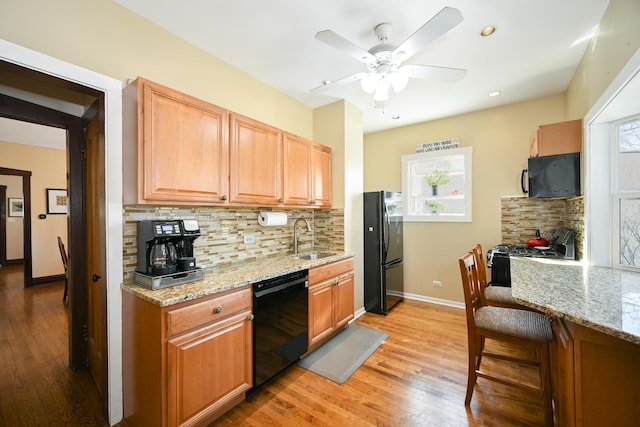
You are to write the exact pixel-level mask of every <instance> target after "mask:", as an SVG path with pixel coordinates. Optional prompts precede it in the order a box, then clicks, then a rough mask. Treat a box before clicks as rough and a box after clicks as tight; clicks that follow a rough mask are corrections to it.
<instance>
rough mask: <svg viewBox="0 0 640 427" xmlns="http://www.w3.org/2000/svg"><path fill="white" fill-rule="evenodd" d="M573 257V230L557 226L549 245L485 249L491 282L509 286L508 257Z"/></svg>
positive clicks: (505, 246)
mask: <svg viewBox="0 0 640 427" xmlns="http://www.w3.org/2000/svg"><path fill="white" fill-rule="evenodd" d="M512 256H517V257H531V258H554V259H575V258H576V251H575V232H574V231H573V230H568V229H566V228H564V227H559V228H558V230H557V231H556V232H555V233H554V235H553V237H552V239H551V243H550V244H549V246H536V247H530V246H526V245H498V246H496V247H495V248H493V249H489V251H487V261H488V262H487V266H489V268H491V283H492V284H493V285H495V286H511V267H510V262H509V257H512Z"/></svg>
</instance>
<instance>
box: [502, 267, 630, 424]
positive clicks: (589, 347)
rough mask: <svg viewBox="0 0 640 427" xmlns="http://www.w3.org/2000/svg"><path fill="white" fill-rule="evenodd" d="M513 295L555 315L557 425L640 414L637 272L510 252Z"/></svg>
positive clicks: (553, 347) (553, 367)
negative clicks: (639, 399)
mask: <svg viewBox="0 0 640 427" xmlns="http://www.w3.org/2000/svg"><path fill="white" fill-rule="evenodd" d="M510 264H511V286H512V293H513V296H514V297H515V299H516V300H517V301H518V302H519V303H521V304H523V305H526V306H528V307H531V308H535V309H537V310H539V311H541V312H543V313H545V314H546V315H547V316H549V317H551V318H552V319H553V322H552V324H551V326H552V328H553V333H554V337H555V339H554V341H553V343H551V371H552V373H551V378H552V395H553V400H554V413H555V418H556V423H555V424H556V425H559V426H586V425H594V426H603V425H611V426H635V425H638V420H639V419H640V405H638V403H637V396H638V395H640V274H638V273H635V272H630V271H624V270H618V269H612V268H603V267H592V266H585V265H583V264H581V263H578V262H575V261H557V260H556V261H552V260H548V259H541V258H516V257H511V258H510Z"/></svg>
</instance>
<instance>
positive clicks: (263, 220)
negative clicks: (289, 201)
mask: <svg viewBox="0 0 640 427" xmlns="http://www.w3.org/2000/svg"><path fill="white" fill-rule="evenodd" d="M286 223H287V214H286V213H284V212H260V213H259V214H258V224H260V225H262V226H264V227H269V226H277V225H285V224H286Z"/></svg>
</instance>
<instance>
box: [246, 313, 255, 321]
mask: <svg viewBox="0 0 640 427" xmlns="http://www.w3.org/2000/svg"><path fill="white" fill-rule="evenodd" d="M254 318H255V317H254V315H253V313H251V314H250V315H248V316H247V319H249V320H253V319H254Z"/></svg>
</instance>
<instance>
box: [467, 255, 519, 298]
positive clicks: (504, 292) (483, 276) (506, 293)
mask: <svg viewBox="0 0 640 427" xmlns="http://www.w3.org/2000/svg"><path fill="white" fill-rule="evenodd" d="M471 252H472V253H473V256H474V258H475V263H476V266H477V269H478V280H479V282H480V300H481V302H482V305H493V306H496V307H507V308H518V309H523V310H530V309H529V308H527V307H525V306H523V305H521V304H518V303H517V302H516V299H515V298H514V297H513V295H512V294H511V288H510V287H508V286H493V285H491V284H490V283H489V281H488V280H487V263H486V262H485V257H484V254H483V253H482V245H480V243H478V244H477V245H475V246H474V247H473V249H472V251H471Z"/></svg>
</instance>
